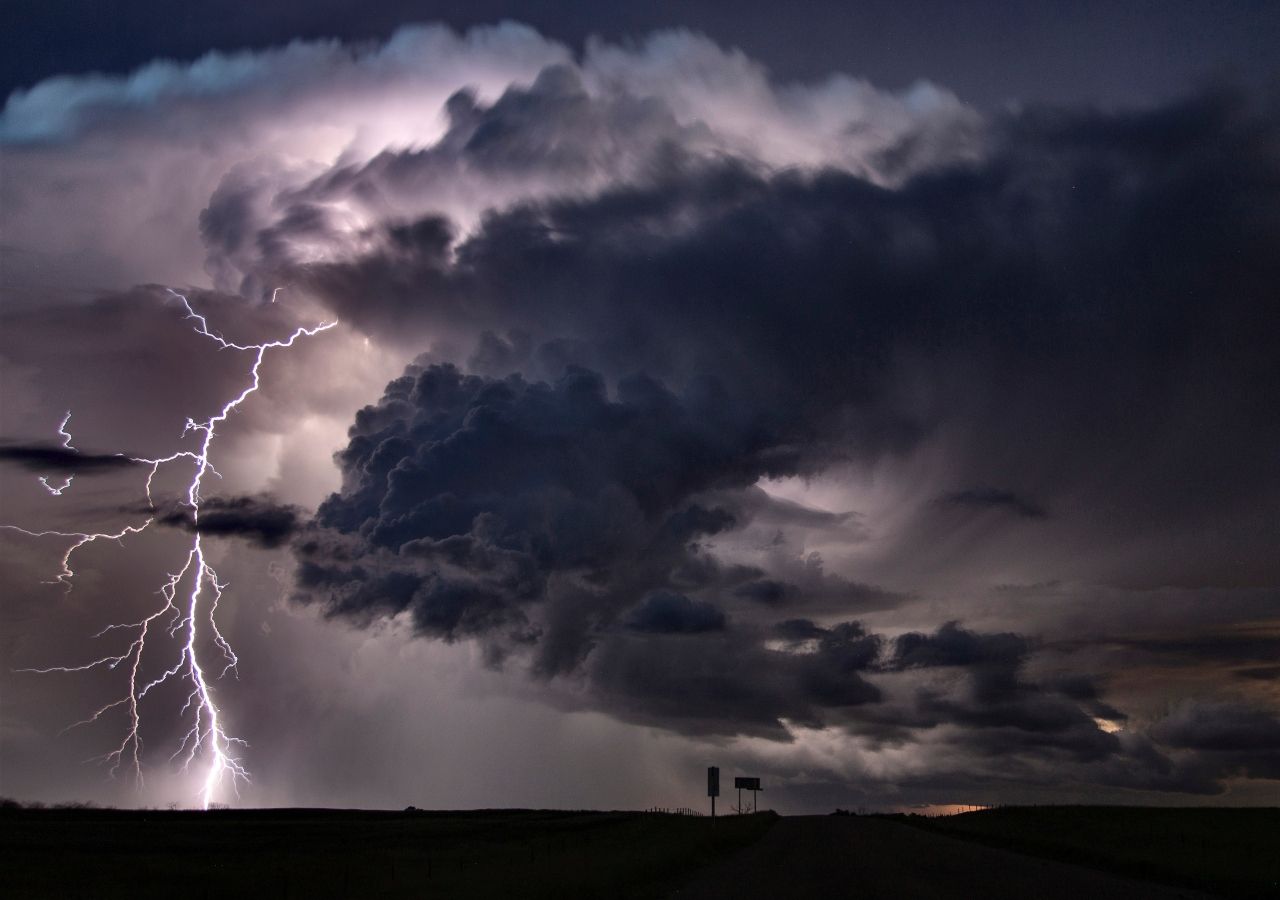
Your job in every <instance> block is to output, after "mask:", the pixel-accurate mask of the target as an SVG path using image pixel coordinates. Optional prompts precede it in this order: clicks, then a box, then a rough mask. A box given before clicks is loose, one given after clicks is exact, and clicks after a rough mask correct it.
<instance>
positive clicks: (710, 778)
mask: <svg viewBox="0 0 1280 900" xmlns="http://www.w3.org/2000/svg"><path fill="white" fill-rule="evenodd" d="M707 796H708V797H719V796H720V769H719V767H718V766H709V767H708V768H707Z"/></svg>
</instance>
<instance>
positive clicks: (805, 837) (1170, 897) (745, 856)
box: [673, 816, 1207, 900]
mask: <svg viewBox="0 0 1280 900" xmlns="http://www.w3.org/2000/svg"><path fill="white" fill-rule="evenodd" d="M806 897H821V898H824V900H831V898H838V897H848V898H851V900H915V898H920V900H961V898H963V900H975V898H981V900H1080V898H1086V900H1175V898H1184V900H1191V898H1196V900H1202V898H1205V897H1207V895H1205V894H1200V893H1197V892H1195V891H1190V890H1183V889H1179V888H1171V887H1166V886H1163V885H1154V884H1150V883H1147V882H1141V881H1133V880H1130V879H1127V878H1122V877H1119V876H1116V875H1111V874H1108V873H1106V872H1099V871H1096V870H1094V869H1086V868H1083V867H1080V866H1073V865H1068V864H1066V863H1060V862H1053V861H1051V860H1043V859H1037V858H1035V857H1031V856H1024V855H1022V854H1019V853H1012V852H1009V851H1007V850H998V849H995V848H992V847H984V846H982V845H981V844H975V843H971V842H969V841H962V840H958V839H956V838H950V837H945V836H943V835H939V834H934V833H932V832H929V831H924V830H922V829H918V828H913V827H911V826H910V825H903V824H900V823H898V822H893V821H890V820H887V819H876V818H869V817H859V816H794V817H788V818H784V819H780V820H779V821H778V822H777V823H776V824H775V825H774V826H773V827H772V828H770V829H769V831H768V833H767V834H766V835H765V836H764V837H763V838H762V839H761V840H760V841H758V842H757V843H755V844H753V845H751V846H750V847H748V848H747V849H746V850H744V851H741V852H740V853H738V854H736V855H734V856H732V857H730V858H729V859H727V860H725V861H723V862H720V863H717V864H715V865H714V866H711V867H710V868H708V869H705V870H703V871H702V872H701V873H700V874H699V875H698V876H697V877H696V879H695V880H694V881H693V882H691V883H690V884H688V885H687V886H686V887H684V888H682V889H681V890H680V891H678V892H677V893H676V894H674V895H673V898H678V900H703V898H706V900H712V898H726V900H727V898H734V900H752V898H769V900H783V898H786V900H800V898H806Z"/></svg>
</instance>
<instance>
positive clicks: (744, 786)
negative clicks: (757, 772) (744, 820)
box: [733, 775, 762, 812]
mask: <svg viewBox="0 0 1280 900" xmlns="http://www.w3.org/2000/svg"><path fill="white" fill-rule="evenodd" d="M733 786H734V787H736V788H737V789H738V812H742V792H743V791H744V790H745V791H750V792H751V811H752V812H757V811H758V810H759V808H760V806H759V804H758V802H757V798H756V795H757V793H758V792H759V791H760V790H762V788H761V787H760V779H759V778H744V777H743V776H741V775H739V776H737V777H736V778H734V779H733Z"/></svg>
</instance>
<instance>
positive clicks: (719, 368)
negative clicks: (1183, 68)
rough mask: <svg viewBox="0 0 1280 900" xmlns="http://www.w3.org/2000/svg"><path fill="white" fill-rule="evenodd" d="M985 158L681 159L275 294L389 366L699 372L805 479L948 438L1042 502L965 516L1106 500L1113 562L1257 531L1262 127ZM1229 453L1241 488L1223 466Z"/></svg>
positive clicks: (1267, 434) (1101, 120) (1264, 355)
mask: <svg viewBox="0 0 1280 900" xmlns="http://www.w3.org/2000/svg"><path fill="white" fill-rule="evenodd" d="M575 134H576V132H575V131H574V130H573V129H572V128H570V129H568V130H567V131H566V132H565V135H566V139H571V136H572V135H575ZM989 140H990V143H991V150H990V151H989V153H988V155H987V156H986V157H985V158H984V159H982V160H980V161H978V162H973V163H964V164H961V165H956V166H951V167H946V166H944V167H942V168H940V169H939V168H937V167H935V168H934V169H933V170H931V171H926V172H925V173H923V174H919V175H917V176H915V177H914V178H910V179H909V180H907V181H906V182H905V183H904V184H903V185H902V186H901V187H898V188H885V187H880V186H877V185H874V184H871V183H869V182H868V181H865V180H863V179H861V178H859V177H857V176H855V175H852V174H847V173H842V172H839V171H834V170H827V171H816V172H815V171H811V170H787V171H781V172H771V171H769V170H767V169H764V168H762V167H760V166H758V165H755V164H752V163H749V162H742V161H724V160H723V159H722V160H721V161H714V160H708V159H695V160H689V159H685V160H683V161H681V160H679V159H676V160H674V161H672V162H671V163H670V164H669V165H668V166H666V167H665V168H660V169H657V170H654V171H653V172H651V173H650V175H648V176H646V177H644V178H640V179H639V180H637V181H634V182H633V183H630V184H628V185H625V186H620V187H614V188H611V189H606V190H604V191H602V192H601V193H599V194H598V195H592V196H587V197H585V198H575V199H558V200H547V201H541V202H533V203H526V204H521V205H517V206H516V207H514V208H512V209H508V210H506V211H502V212H492V213H490V214H489V215H488V216H487V217H485V219H484V220H483V222H482V225H481V227H480V228H479V230H478V231H477V232H476V233H474V234H473V235H471V236H469V237H467V238H465V239H463V240H461V241H460V242H459V241H457V240H456V239H455V238H454V237H453V236H452V233H451V232H450V230H449V229H448V228H447V227H445V226H444V224H443V223H441V222H440V221H439V220H437V219H429V220H423V222H422V230H421V231H420V232H418V233H415V232H413V231H411V230H407V229H406V226H404V225H402V224H391V225H387V226H385V228H384V229H383V230H382V231H381V232H379V231H377V230H376V229H374V230H371V231H369V232H368V233H367V237H368V240H369V242H370V246H371V248H372V249H370V250H369V251H368V252H362V253H360V254H358V255H357V256H356V258H355V259H353V260H351V261H347V262H325V263H309V264H304V265H299V266H292V267H291V266H290V265H288V264H284V266H283V268H282V269H280V270H279V272H280V275H279V277H288V278H289V279H291V280H294V281H296V282H297V283H299V284H303V285H306V286H307V287H308V288H310V289H312V290H314V291H316V292H318V293H319V294H320V295H321V296H323V297H325V298H327V301H328V302H329V303H331V304H332V305H333V307H334V308H335V310H337V311H338V312H339V314H340V315H341V316H342V317H343V318H344V320H345V321H351V322H355V323H357V324H358V325H359V326H360V327H362V328H366V329H368V330H370V331H371V332H373V333H375V334H386V335H388V336H389V337H392V339H397V340H402V339H403V338H404V335H405V334H406V330H407V329H409V328H411V327H415V323H416V327H420V328H422V329H424V330H428V331H431V332H433V333H442V334H458V335H465V334H472V335H480V334H481V333H484V332H487V333H488V336H487V337H486V338H484V340H483V341H482V344H481V350H480V352H479V353H478V354H476V355H475V356H474V357H473V359H474V360H475V361H476V362H477V364H480V365H483V366H484V367H485V368H486V369H488V370H489V371H497V372H500V371H501V368H502V367H507V368H508V369H518V370H521V371H524V372H526V373H533V374H535V375H537V376H539V377H545V378H556V377H558V375H559V373H560V372H561V371H562V370H563V367H564V366H565V365H568V364H577V365H583V366H587V367H589V368H593V369H595V370H597V371H600V372H602V374H603V375H605V377H606V378H617V377H621V376H624V375H628V374H631V373H634V372H644V373H646V374H648V375H649V376H651V377H654V378H657V379H660V380H662V381H663V382H664V383H667V384H669V385H671V386H673V388H674V389H676V390H679V388H680V386H681V385H683V384H686V383H690V381H691V380H692V379H696V378H699V377H702V376H703V375H710V376H712V377H714V378H715V379H716V380H717V381H718V383H719V384H720V385H721V386H722V388H723V390H724V391H725V394H726V397H727V398H728V399H729V400H730V401H731V402H732V403H733V404H735V405H736V406H737V407H739V408H741V409H743V410H746V412H747V415H748V416H749V417H750V418H752V419H753V420H754V421H758V422H760V423H762V425H763V427H764V428H766V429H767V430H768V431H770V432H771V433H773V434H775V435H778V436H780V437H784V439H785V441H786V442H787V447H788V452H789V453H790V455H791V456H792V457H793V458H794V459H795V466H794V467H793V468H794V470H795V471H820V470H821V469H822V468H824V467H825V466H828V465H830V464H831V463H832V462H833V461H835V460H839V459H843V460H846V461H854V462H856V461H870V460H875V459H880V458H885V457H894V456H898V455H901V454H904V453H907V452H909V451H910V450H911V449H912V448H915V447H918V446H920V445H921V444H922V442H925V441H928V440H930V439H933V438H934V437H935V436H937V435H938V434H940V433H942V432H943V431H944V430H945V433H946V434H947V435H948V436H949V440H951V441H952V443H953V444H954V446H952V447H951V448H950V452H949V453H948V454H947V458H948V461H949V464H950V465H951V466H952V467H953V468H954V469H955V471H954V473H953V477H954V478H955V479H956V480H959V481H960V483H962V484H963V483H965V482H968V483H970V484H979V485H981V484H992V483H995V484H999V483H1001V482H1006V483H1016V484H1025V485H1027V486H1028V488H1029V489H1030V491H1031V492H1032V494H1033V495H1034V497H1035V498H1036V499H1034V500H1032V499H1029V498H1028V496H1027V495H1024V494H1021V493H1018V494H1014V493H1012V492H1008V491H1006V490H1004V489H977V488H975V489H971V490H964V491H960V492H958V493H954V494H952V495H951V498H950V499H951V500H952V501H954V503H955V504H958V505H963V506H971V507H972V506H977V507H989V508H993V509H1008V510H1009V511H1010V512H1012V513H1015V514H1016V515H1017V516H1018V517H1020V518H1040V517H1042V516H1041V514H1043V513H1044V512H1045V510H1047V509H1053V510H1054V517H1055V519H1057V518H1060V517H1062V516H1064V515H1069V514H1070V513H1071V512H1072V511H1074V510H1076V509H1080V508H1088V507H1090V506H1097V505H1099V504H1102V503H1106V504H1108V506H1109V508H1111V509H1112V510H1113V512H1112V514H1109V515H1108V516H1107V517H1106V519H1105V521H1099V522H1097V523H1096V528H1098V529H1099V530H1100V531H1102V532H1104V533H1105V532H1111V533H1113V534H1116V535H1120V534H1133V533H1135V532H1137V531H1141V530H1144V529H1145V530H1148V531H1153V530H1171V529H1191V528H1192V527H1193V525H1194V524H1195V523H1196V522H1198V521H1200V520H1201V519H1202V518H1203V515H1204V512H1205V510H1206V509H1212V510H1226V509H1231V508H1236V509H1237V510H1238V509H1239V507H1240V505H1241V504H1245V505H1246V506H1247V507H1248V510H1249V511H1248V513H1247V515H1248V516H1254V517H1256V516H1257V515H1261V512H1260V511H1261V509H1262V506H1263V505H1264V502H1265V501H1264V498H1268V499H1270V500H1280V484H1277V479H1276V478H1274V477H1273V476H1272V474H1271V467H1270V464H1269V461H1268V460H1269V457H1268V454H1267V452H1266V451H1265V450H1264V449H1263V448H1267V447H1274V446H1276V445H1277V443H1280V420H1278V417H1277V416H1276V414H1275V411H1274V409H1272V408H1271V405H1270V404H1269V403H1268V402H1267V401H1266V399H1265V397H1266V392H1265V391H1258V390H1257V389H1256V385H1259V384H1271V383H1278V382H1280V362H1277V358H1276V356H1275V354H1274V353H1272V352H1271V350H1270V348H1271V346H1272V343H1273V341H1274V339H1275V336H1276V335H1277V334H1280V322H1278V321H1277V313H1276V308H1275V306H1274V304H1271V303H1269V302H1268V301H1267V294H1268V291H1269V285H1271V284H1273V283H1274V282H1275V281H1276V279H1277V278H1278V277H1280V271H1277V263H1276V261H1275V256H1274V254H1273V253H1271V252H1270V248H1271V247H1273V246H1274V245H1275V244H1276V243H1277V241H1278V240H1280V222H1277V219H1276V216H1275V214H1274V210H1275V209H1276V208H1278V206H1277V200H1278V199H1280V198H1278V197H1277V194H1278V193H1280V190H1278V189H1277V184H1280V180H1278V179H1277V172H1276V168H1277V165H1276V159H1277V158H1278V156H1280V154H1277V149H1276V148H1277V129H1276V123H1275V121H1274V119H1273V117H1271V116H1270V115H1269V114H1267V113H1266V112H1265V111H1262V110H1259V109H1257V108H1255V107H1252V106H1250V105H1249V103H1248V102H1247V101H1245V100H1244V99H1241V98H1239V97H1235V96H1231V95H1226V94H1214V95H1206V96H1201V97H1199V98H1195V99H1193V100H1190V101H1186V102H1184V103H1182V104H1179V105H1175V106H1170V107H1167V108H1162V109H1157V110H1153V111H1146V112H1138V113H1125V114H1108V115H1104V114H1100V113H1091V112H1052V113H1051V112H1044V111H1031V112H1027V113H1024V114H1021V115H1012V116H1009V117H1006V118H1004V119H1002V120H998V121H997V122H996V123H995V124H994V125H993V126H992V128H991V129H990V137H989ZM404 162H405V164H406V165H408V164H409V163H410V160H408V159H407V158H404ZM427 226H430V227H427ZM282 258H283V257H282ZM502 335H507V336H508V337H502ZM1156 373H1159V374H1158V375H1157V374H1156ZM1175 436H1176V440H1175V439H1174V438H1175ZM1224 447H1227V448H1230V453H1231V454H1232V456H1233V459H1234V464H1233V465H1231V466H1221V465H1218V464H1217V463H1216V462H1215V459H1216V457H1215V451H1217V450H1218V449H1219V448H1224ZM1103 456H1105V457H1106V458H1108V459H1111V460H1114V462H1112V463H1109V464H1108V465H1107V466H1106V467H1100V466H1097V465H1093V464H1091V461H1092V460H1096V459H1099V458H1101V457H1103ZM998 460H1002V461H1003V462H997V461H998ZM1173 485H1177V489H1173V487H1172V486H1173ZM1236 521H1237V522H1238V523H1239V526H1238V528H1237V532H1238V533H1236V534H1234V535H1233V538H1232V539H1235V540H1239V541H1243V542H1245V543H1246V544H1247V545H1248V549H1247V551H1246V553H1247V555H1248V556H1249V557H1250V558H1251V559H1253V560H1254V561H1255V562H1254V563H1252V568H1249V569H1247V570H1241V569H1240V568H1239V567H1238V566H1236V567H1235V568H1234V571H1235V573H1236V574H1235V575H1234V576H1232V577H1236V578H1247V579H1255V580H1256V579H1259V578H1265V577H1267V575H1266V574H1264V573H1267V572H1270V573H1273V574H1274V573H1275V567H1274V566H1270V567H1268V565H1267V564H1266V563H1263V562H1262V559H1263V557H1264V556H1265V554H1263V553H1261V550H1262V546H1261V544H1260V543H1259V538H1258V535H1259V534H1260V532H1259V531H1258V530H1257V529H1255V528H1253V527H1251V526H1248V525H1246V524H1245V521H1246V517H1241V516H1240V515H1239V514H1238V513H1237V515H1236ZM1250 521H1252V520H1250ZM1215 535H1217V536H1216V537H1214V536H1211V537H1210V538H1209V539H1208V540H1205V541H1203V542H1202V543H1201V544H1200V546H1199V547H1198V548H1197V549H1196V551H1195V552H1194V553H1187V554H1183V555H1182V556H1181V557H1180V558H1179V559H1178V560H1177V561H1176V563H1175V564H1174V568H1176V569H1179V572H1178V574H1177V576H1175V580H1184V579H1185V580H1187V581H1192V582H1194V581H1196V580H1200V581H1204V580H1206V579H1209V578H1217V577H1228V576H1227V575H1225V574H1223V573H1224V572H1225V570H1224V568H1223V564H1222V563H1221V562H1220V561H1219V560H1220V559H1221V558H1222V555H1223V554H1225V553H1227V552H1228V551H1229V549H1230V548H1229V544H1230V542H1231V540H1232V539H1228V538H1227V537H1226V534H1225V532H1215ZM925 539H927V538H925ZM1168 563H1169V560H1168V558H1167V556H1164V555H1162V556H1161V558H1160V559H1159V560H1154V559H1153V560H1152V561H1151V565H1153V566H1155V565H1160V566H1167V565H1168ZM1130 577H1134V576H1133V575H1131V576H1130ZM1137 577H1141V576H1137ZM1152 577H1159V576H1155V575H1154V574H1153V576H1152ZM1165 577H1166V578H1167V577H1168V575H1166V576H1165Z"/></svg>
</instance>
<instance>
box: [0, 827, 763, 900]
mask: <svg viewBox="0 0 1280 900" xmlns="http://www.w3.org/2000/svg"><path fill="white" fill-rule="evenodd" d="M775 819H776V816H774V815H772V814H768V813H761V814H759V815H755V816H729V817H721V818H718V819H716V820H715V821H714V822H713V821H712V820H711V819H709V818H698V817H690V816H672V815H660V814H649V813H626V812H620V813H610V812H540V811H520V810H493V811H484V810H482V811H475V812H404V813H389V812H355V811H337V810H334V811H329V810H257V811H214V812H207V813H195V812H143V811H114V810H17V811H6V812H4V813H3V814H0V853H2V854H3V858H2V859H0V896H4V897H13V898H19V897H21V898H44V897H58V898H63V900H80V898H99V897H101V898H113V897H120V898H125V897H127V898H131V900H142V898H150V897H164V898H183V900H213V898H219V900H225V898H231V897H250V896H252V897H273V898H282V900H283V898H323V897H361V898H363V897H371V898H376V897H409V896H412V897H427V898H429V897H465V898H472V897H474V898H510V897H522V898H542V897H546V898H553V897H554V898H576V897H582V898H591V897H600V898H636V900H639V898H649V897H663V896H666V895H667V894H668V893H669V892H670V891H671V890H672V889H673V888H674V887H675V886H677V885H678V884H679V883H680V882H681V880H682V879H683V878H685V877H687V876H688V875H689V874H690V873H692V872H694V871H696V870H697V869H698V868H700V867H701V866H703V865H706V864H708V863H710V862H714V861H716V860H717V859H720V858H722V857H724V856H726V855H727V854H729V853H731V852H733V851H734V850H736V849H738V848H740V847H743V846H745V845H747V844H749V843H751V842H753V841H755V840H757V839H758V838H760V837H761V836H762V835H763V834H764V833H765V831H767V830H768V828H769V827H770V826H771V825H772V824H773V822H774V821H775Z"/></svg>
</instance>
